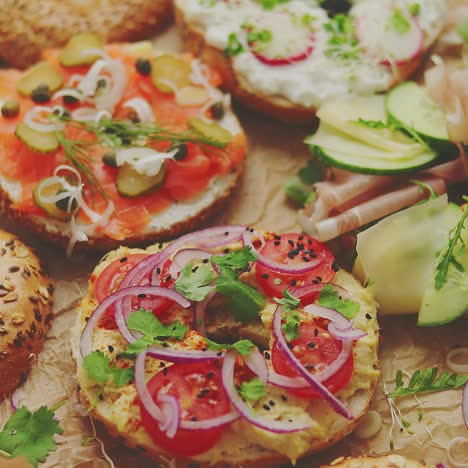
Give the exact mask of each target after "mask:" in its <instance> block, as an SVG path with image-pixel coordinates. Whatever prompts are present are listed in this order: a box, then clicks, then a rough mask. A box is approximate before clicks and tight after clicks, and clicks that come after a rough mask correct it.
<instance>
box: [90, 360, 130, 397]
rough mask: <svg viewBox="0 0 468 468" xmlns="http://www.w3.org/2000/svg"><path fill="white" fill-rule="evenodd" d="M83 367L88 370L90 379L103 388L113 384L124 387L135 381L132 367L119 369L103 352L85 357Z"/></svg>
mask: <svg viewBox="0 0 468 468" xmlns="http://www.w3.org/2000/svg"><path fill="white" fill-rule="evenodd" d="M83 367H84V368H85V369H86V370H87V372H88V375H89V377H90V378H91V379H92V380H94V381H95V382H96V383H99V384H102V386H103V385H105V384H106V383H109V382H111V383H113V384H114V385H115V386H116V387H123V386H124V385H127V384H128V383H129V382H131V381H132V380H133V373H134V369H133V368H132V367H129V368H126V369H123V368H121V367H117V366H116V365H115V364H112V363H111V362H110V359H109V357H108V356H106V355H105V354H104V353H103V352H102V351H93V352H92V353H90V354H88V355H87V356H85V358H84V360H83ZM101 391H102V389H101Z"/></svg>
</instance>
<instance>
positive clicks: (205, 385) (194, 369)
mask: <svg viewBox="0 0 468 468" xmlns="http://www.w3.org/2000/svg"><path fill="white" fill-rule="evenodd" d="M162 388H164V389H167V391H168V393H170V394H171V395H174V396H175V397H176V398H177V399H178V400H179V402H180V405H181V408H182V419H183V420H186V421H189V420H199V421H201V420H205V419H211V418H215V417H217V416H222V415H223V414H226V413H228V412H229V410H230V408H231V402H230V400H229V397H228V395H227V393H226V391H225V390H224V387H223V383H222V381H221V370H220V367H219V366H217V365H216V364H214V363H211V362H208V363H198V362H194V363H187V364H174V365H172V366H170V367H168V368H167V370H164V371H163V372H158V373H157V374H156V375H155V376H154V377H153V378H152V379H151V380H150V381H149V383H148V389H149V391H150V393H151V395H152V397H153V399H154V400H155V402H156V403H158V401H157V399H156V398H157V394H158V392H159V390H161V389H162ZM140 413H141V420H142V422H143V426H144V428H145V429H146V430H147V432H148V433H149V434H150V436H151V437H152V438H153V440H154V441H155V443H156V444H158V445H160V446H161V447H163V448H165V449H166V450H168V451H170V452H171V453H173V454H175V455H180V456H186V457H190V456H194V455H198V454H199V453H203V452H206V451H207V450H208V449H210V448H211V447H213V446H214V445H215V444H216V442H217V441H218V440H219V438H220V437H221V434H222V433H223V430H224V429H225V426H221V427H217V428H214V429H204V430H199V431H189V430H182V429H179V430H178V431H177V433H176V435H175V437H174V438H173V439H169V438H168V437H167V436H166V434H165V433H164V432H162V431H161V430H160V429H159V424H158V423H157V422H155V421H154V419H153V418H152V417H151V416H150V415H149V413H148V412H147V411H146V409H145V408H144V406H143V405H140ZM194 418H195V419H194Z"/></svg>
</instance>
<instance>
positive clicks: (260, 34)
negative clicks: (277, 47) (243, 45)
mask: <svg viewBox="0 0 468 468" xmlns="http://www.w3.org/2000/svg"><path fill="white" fill-rule="evenodd" d="M272 38H273V35H272V33H271V31H269V30H268V29H262V30H261V31H255V30H254V31H250V32H249V33H247V41H248V42H249V43H250V42H261V43H263V44H268V43H269V42H271V39H272Z"/></svg>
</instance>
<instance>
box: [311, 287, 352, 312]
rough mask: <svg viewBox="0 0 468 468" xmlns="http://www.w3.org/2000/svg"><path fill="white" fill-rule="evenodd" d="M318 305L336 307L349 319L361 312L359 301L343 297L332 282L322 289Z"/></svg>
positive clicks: (335, 308)
mask: <svg viewBox="0 0 468 468" xmlns="http://www.w3.org/2000/svg"><path fill="white" fill-rule="evenodd" d="M317 304H318V305H321V306H323V307H328V308H329V309H334V310H336V311H338V312H340V313H341V314H343V315H344V316H345V317H346V318H348V319H353V318H354V317H355V316H356V314H357V313H358V312H359V309H360V306H359V303H357V302H355V301H352V300H351V299H343V298H342V297H340V295H339V294H338V291H337V290H336V289H335V288H334V287H333V285H331V284H326V285H325V286H324V287H323V288H322V290H321V291H320V296H319V300H318V302H317Z"/></svg>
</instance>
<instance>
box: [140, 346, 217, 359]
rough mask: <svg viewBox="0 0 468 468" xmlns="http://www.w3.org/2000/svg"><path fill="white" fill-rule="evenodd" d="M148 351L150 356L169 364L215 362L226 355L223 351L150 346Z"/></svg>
mask: <svg viewBox="0 0 468 468" xmlns="http://www.w3.org/2000/svg"><path fill="white" fill-rule="evenodd" d="M147 351H148V354H149V355H150V356H152V357H155V358H157V359H163V360H164V361H169V362H193V361H199V362H203V361H213V360H215V359H220V358H222V357H223V356H224V354H225V353H224V352H223V351H208V350H206V351H197V350H194V349H191V350H181V349H171V348H163V347H161V348H159V347H156V346H150V347H149V348H148V350H147Z"/></svg>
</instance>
